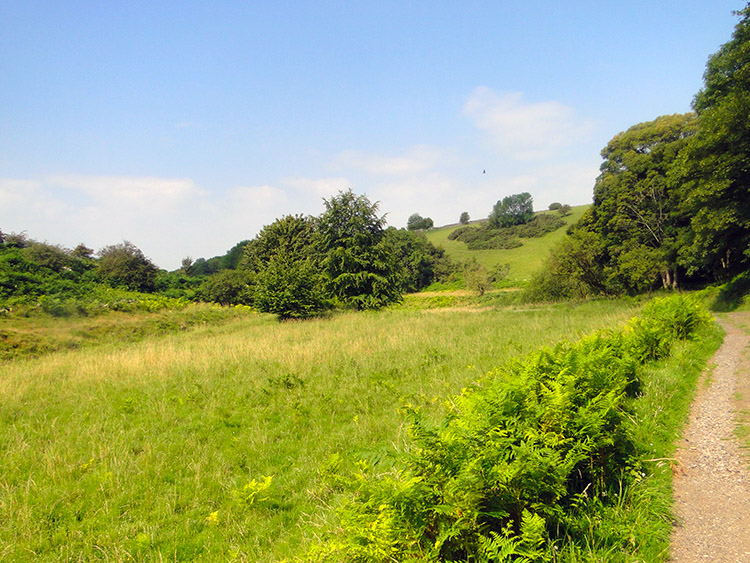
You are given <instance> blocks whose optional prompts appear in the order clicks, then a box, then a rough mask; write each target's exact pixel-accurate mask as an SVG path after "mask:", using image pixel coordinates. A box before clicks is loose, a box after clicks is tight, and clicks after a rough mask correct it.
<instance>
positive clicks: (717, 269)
mask: <svg viewBox="0 0 750 563" xmlns="http://www.w3.org/2000/svg"><path fill="white" fill-rule="evenodd" d="M738 15H739V16H740V21H739V23H738V24H737V26H736V27H735V30H734V33H733V34H732V38H731V40H730V41H728V42H727V43H725V44H724V45H723V46H722V47H721V48H720V49H719V51H718V52H717V53H715V54H714V55H712V56H711V57H710V58H709V61H708V64H707V65H706V72H705V74H704V86H703V88H702V89H701V91H700V92H698V94H697V95H696V97H695V100H694V102H693V107H694V109H695V111H696V112H697V114H698V123H699V127H698V131H697V134H696V135H695V137H694V138H693V139H691V142H690V143H689V145H688V147H687V150H686V151H685V154H684V158H683V162H682V166H681V167H680V169H678V170H677V176H678V178H679V180H680V181H681V182H684V183H685V188H686V190H687V195H686V197H685V200H684V207H685V210H686V212H687V213H689V215H690V226H691V229H690V231H689V233H688V235H689V236H688V238H687V240H686V245H685V247H684V249H683V252H682V256H681V258H682V263H683V265H684V266H685V267H686V268H687V270H688V273H691V274H695V273H698V274H702V275H704V276H712V277H722V278H727V277H729V276H732V275H735V274H737V273H739V272H742V271H744V270H747V269H748V265H750V251H749V250H748V249H749V248H750V160H749V159H748V155H749V154H750V5H748V6H746V7H745V8H744V9H743V10H741V11H739V12H738Z"/></svg>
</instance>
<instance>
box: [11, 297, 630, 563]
mask: <svg viewBox="0 0 750 563" xmlns="http://www.w3.org/2000/svg"><path fill="white" fill-rule="evenodd" d="M632 314H633V303H632V302H630V301H626V300H623V301H606V302H605V301H599V302H588V303H583V304H579V305H558V306H554V307H544V308H542V307H533V308H532V307H529V308H520V309H505V310H500V309H489V310H480V311H477V312H472V313H467V312H465V311H459V310H442V311H410V310H406V309H403V310H389V311H383V312H380V313H377V314H342V315H337V316H334V317H333V318H331V319H327V320H318V321H311V322H297V323H284V324H279V323H277V322H276V321H275V320H274V319H273V318H271V317H269V316H261V315H257V316H255V315H254V316H248V317H245V318H239V319H236V320H235V321H232V322H228V323H225V324H223V325H220V326H214V325H207V326H202V327H199V328H196V329H193V330H190V331H184V332H180V333H175V334H171V335H165V336H160V337H153V338H150V339H147V340H144V341H142V342H140V343H130V344H128V343H124V344H114V343H112V344H105V345H102V346H99V347H92V348H88V349H80V350H73V351H69V352H59V353H56V354H52V355H47V356H44V357H41V358H38V359H29V360H17V361H14V362H10V363H5V364H3V365H2V367H1V368H0V369H2V371H1V372H0V546H2V547H1V548H0V560H8V561H25V560H28V561H68V560H70V561H78V560H86V561H126V560H127V561H131V560H136V561H173V560H179V561H195V560H199V561H226V560H237V561H272V560H276V559H278V558H281V557H284V556H288V555H290V554H293V553H297V552H298V549H299V546H300V544H301V543H303V542H304V541H305V538H306V537H307V538H309V537H310V535H311V534H313V533H315V531H316V529H317V528H316V524H317V523H319V522H320V520H321V518H323V517H324V515H325V513H326V510H327V505H328V503H329V502H330V501H331V500H332V497H331V496H330V495H331V494H332V493H331V491H329V490H326V489H325V488H323V487H322V485H321V482H320V480H319V472H320V471H322V470H324V469H325V467H326V460H328V459H330V456H331V455H333V454H340V455H341V457H342V459H344V460H345V461H347V460H348V461H349V462H352V461H354V460H356V459H357V458H360V457H365V458H367V459H370V460H371V461H372V460H376V459H378V458H381V457H383V456H387V452H389V451H391V449H392V447H393V444H394V443H397V442H399V440H400V437H401V436H403V435H404V432H405V428H403V419H402V418H401V416H400V415H399V413H398V408H399V406H400V405H402V404H403V403H404V402H406V401H408V402H411V403H412V404H416V405H421V406H422V407H423V408H424V409H425V411H426V412H427V413H428V414H430V413H431V414H432V415H433V416H438V415H439V414H440V412H441V410H442V406H441V405H442V402H443V401H444V400H445V399H446V398H447V397H449V396H450V395H452V394H454V393H456V392H458V391H459V390H460V389H461V388H462V387H464V386H465V385H467V384H468V383H470V382H471V381H473V380H475V379H476V378H478V377H480V376H482V375H483V374H484V373H486V372H487V371H488V370H490V369H491V368H493V367H495V366H498V365H500V364H502V363H503V362H505V361H507V360H508V359H509V358H512V357H516V356H518V355H521V354H525V353H526V352H528V351H530V350H532V349H536V348H538V347H539V346H542V345H545V344H549V343H552V342H555V341H558V340H560V339H570V338H575V337H576V336H578V335H579V334H580V333H582V332H588V331H591V330H593V329H595V328H597V327H602V326H612V325H615V324H617V323H619V322H621V321H623V320H624V319H625V318H627V317H629V316H630V315H632ZM269 475H273V476H274V477H273V481H272V485H271V487H270V489H269V490H268V491H266V492H265V493H263V494H261V495H258V497H256V498H255V499H251V498H249V495H248V493H249V492H252V491H253V490H254V488H253V485H252V483H253V480H255V481H256V483H257V482H259V481H262V479H263V477H264V476H269ZM248 485H250V487H249V488H248ZM243 497H244V499H243ZM264 499H265V500H264ZM251 500H253V502H250V501H251ZM300 524H302V525H301V526H300Z"/></svg>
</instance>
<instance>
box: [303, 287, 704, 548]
mask: <svg viewBox="0 0 750 563" xmlns="http://www.w3.org/2000/svg"><path fill="white" fill-rule="evenodd" d="M709 321H710V316H709V315H708V313H707V312H706V311H705V309H703V308H702V306H701V305H699V304H698V302H697V301H695V300H692V299H689V298H685V297H682V296H677V297H674V298H670V299H662V300H655V301H654V302H653V303H652V304H650V305H649V306H647V307H646V309H645V310H644V312H643V315H642V316H641V317H640V318H637V319H634V320H633V321H632V322H631V323H630V325H629V326H628V327H627V329H625V330H623V331H605V332H600V333H597V334H594V335H592V336H589V337H587V338H584V339H582V340H580V341H579V342H576V343H572V344H569V343H563V344H560V345H558V346H556V347H555V348H552V349H545V350H542V351H540V352H538V353H535V354H532V355H531V356H529V357H528V358H526V359H525V360H523V361H518V362H516V363H513V364H511V365H510V366H508V367H506V368H504V369H502V370H498V371H496V372H495V373H493V374H492V376H491V378H490V379H489V380H488V381H485V382H481V383H478V384H477V385H474V386H472V387H470V388H467V389H465V390H464V391H463V393H462V394H461V395H460V396H458V397H454V398H453V399H451V400H450V401H448V405H449V411H448V414H447V415H446V417H445V419H444V420H443V422H442V423H441V424H439V425H438V426H434V425H431V424H429V423H427V422H426V421H425V420H424V418H423V417H422V416H421V414H420V411H419V409H416V408H407V412H408V414H409V416H410V417H411V419H412V426H411V437H412V440H413V442H412V445H411V446H410V447H409V448H408V449H407V450H406V451H405V452H403V453H402V454H401V456H400V458H399V463H398V465H397V469H394V470H393V471H392V472H389V473H386V474H382V473H381V474H376V473H375V472H374V471H372V470H371V468H369V467H368V466H367V465H366V464H361V465H360V468H359V470H358V471H356V472H355V473H354V474H353V475H352V476H351V477H350V478H349V480H348V483H349V485H348V486H349V487H351V489H352V496H351V500H350V501H348V502H346V503H345V504H344V505H343V506H342V508H341V509H340V512H339V515H340V522H339V527H338V529H337V530H334V531H332V532H330V534H329V536H328V538H327V540H326V541H324V542H322V543H319V544H318V545H316V546H315V547H314V548H313V549H312V550H311V552H310V554H309V556H308V559H307V560H309V561H316V562H323V561H353V562H354V561H356V562H361V563H365V562H373V563H374V562H386V561H415V562H416V561H433V562H438V561H477V562H490V561H492V562H494V563H502V562H506V561H554V560H556V558H555V552H556V550H557V549H558V548H559V547H560V542H570V541H573V542H575V541H578V540H579V539H582V538H581V536H582V535H583V534H584V533H585V530H587V529H588V527H589V523H590V520H588V518H589V514H590V512H591V509H592V506H606V505H607V504H613V503H614V504H616V503H618V502H621V500H620V496H621V495H623V494H625V491H626V490H627V489H628V487H629V486H631V485H632V484H633V483H635V482H637V481H638V480H639V479H641V478H642V472H643V471H644V468H642V466H641V463H640V461H639V456H642V455H643V454H645V453H646V452H639V451H638V450H637V447H636V440H635V439H634V436H633V434H632V432H633V430H632V424H631V417H632V416H631V410H632V408H633V404H634V401H637V396H638V390H639V387H640V385H641V381H642V374H643V367H644V366H645V365H646V364H647V363H648V362H650V361H653V360H656V359H660V358H664V357H666V356H667V355H669V354H670V351H671V348H672V346H673V344H674V343H675V342H676V341H678V340H680V339H685V338H692V337H693V336H694V335H695V334H696V332H697V331H698V330H699V329H700V328H701V327H702V326H705V325H706V324H707V323H708V322H709ZM332 477H333V478H336V479H337V482H338V483H339V484H340V483H342V479H343V481H344V482H345V481H346V478H344V477H342V476H341V475H340V474H338V472H337V473H335V474H334V475H333V476H332ZM625 536H628V534H627V533H626V534H625ZM612 541H613V542H614V543H617V542H620V543H621V547H625V546H627V545H628V542H629V537H622V538H612Z"/></svg>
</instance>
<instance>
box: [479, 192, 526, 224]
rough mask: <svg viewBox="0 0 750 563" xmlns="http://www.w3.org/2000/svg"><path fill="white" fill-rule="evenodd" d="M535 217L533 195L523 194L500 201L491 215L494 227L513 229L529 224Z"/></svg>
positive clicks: (490, 219)
mask: <svg viewBox="0 0 750 563" xmlns="http://www.w3.org/2000/svg"><path fill="white" fill-rule="evenodd" d="M533 216H534V205H533V199H532V197H531V194H530V193H528V192H523V193H520V194H513V195H509V196H506V197H504V198H503V199H502V200H500V201H498V202H497V203H496V204H495V205H494V207H493V208H492V211H491V212H490V215H489V223H490V226H492V227H512V226H513V225H522V224H523V223H527V222H528V221H530V220H531V218H532V217H533Z"/></svg>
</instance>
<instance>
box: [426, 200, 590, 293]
mask: <svg viewBox="0 0 750 563" xmlns="http://www.w3.org/2000/svg"><path fill="white" fill-rule="evenodd" d="M589 207H590V206H589V205H579V206H577V207H573V208H572V210H571V214H570V215H568V216H566V217H564V219H565V221H566V222H567V225H568V226H569V225H572V224H574V223H575V222H576V221H578V220H579V219H580V218H581V216H582V215H583V213H584V211H586V209H588V208H589ZM542 213H550V212H549V211H543V212H542ZM459 226H460V225H451V226H449V227H442V228H439V229H433V230H430V231H427V233H426V236H427V239H428V240H429V241H430V242H432V243H433V244H435V245H438V246H442V247H443V248H444V249H445V250H446V252H447V253H448V255H449V256H450V257H451V258H453V259H454V260H461V261H463V260H471V259H472V258H476V260H477V262H479V263H480V264H482V265H483V266H485V267H487V268H491V267H493V266H494V265H495V264H503V263H506V264H510V272H509V273H508V278H507V279H508V281H509V282H511V283H512V284H514V285H522V284H523V283H524V282H525V281H526V280H528V279H529V278H530V277H531V275H532V274H533V273H534V272H535V271H536V270H538V269H539V268H540V267H541V265H542V263H543V261H544V259H545V258H546V257H547V255H548V254H549V250H550V248H552V247H553V246H554V245H555V244H556V243H558V242H559V241H560V240H562V239H563V238H564V237H566V236H567V235H566V230H567V228H566V227H562V228H560V229H557V230H556V231H554V232H552V233H549V234H547V235H544V236H542V237H539V238H524V239H521V241H522V242H523V246H520V247H518V248H512V249H509V250H469V249H468V248H467V246H466V244H465V243H463V242H460V241H456V240H448V235H450V234H451V233H452V232H453V231H455V230H456V229H457V228H458V227H459Z"/></svg>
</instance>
